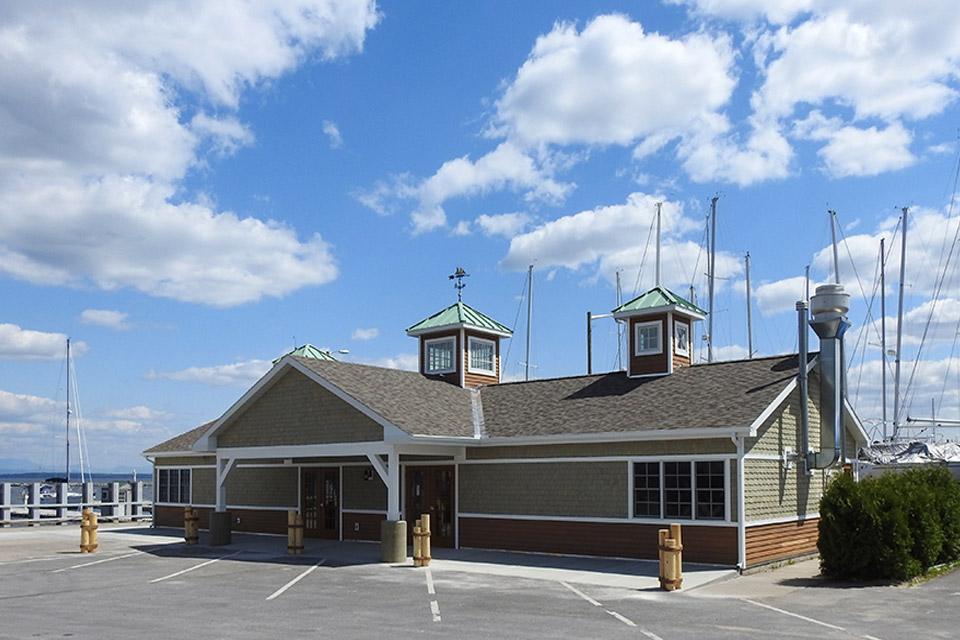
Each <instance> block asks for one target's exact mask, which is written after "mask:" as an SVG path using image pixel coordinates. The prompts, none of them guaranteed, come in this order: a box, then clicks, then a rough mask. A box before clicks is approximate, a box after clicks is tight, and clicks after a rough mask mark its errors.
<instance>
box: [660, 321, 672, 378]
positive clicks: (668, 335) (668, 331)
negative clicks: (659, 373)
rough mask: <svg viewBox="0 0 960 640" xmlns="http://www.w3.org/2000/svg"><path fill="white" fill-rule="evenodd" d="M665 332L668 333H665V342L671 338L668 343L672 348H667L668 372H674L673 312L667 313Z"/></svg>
mask: <svg viewBox="0 0 960 640" xmlns="http://www.w3.org/2000/svg"><path fill="white" fill-rule="evenodd" d="M665 334H666V335H664V337H663V339H664V342H666V341H667V340H669V343H667V344H669V346H670V348H669V349H667V373H673V354H674V350H673V314H672V313H668V314H667V322H666V331H665Z"/></svg>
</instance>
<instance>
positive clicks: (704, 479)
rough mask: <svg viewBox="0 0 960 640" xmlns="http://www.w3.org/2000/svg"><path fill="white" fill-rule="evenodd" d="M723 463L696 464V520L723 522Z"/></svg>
mask: <svg viewBox="0 0 960 640" xmlns="http://www.w3.org/2000/svg"><path fill="white" fill-rule="evenodd" d="M724 503H725V500H724V491H723V462H722V461H719V460H717V461H711V462H698V463H697V518H698V519H703V520H723V516H724Z"/></svg>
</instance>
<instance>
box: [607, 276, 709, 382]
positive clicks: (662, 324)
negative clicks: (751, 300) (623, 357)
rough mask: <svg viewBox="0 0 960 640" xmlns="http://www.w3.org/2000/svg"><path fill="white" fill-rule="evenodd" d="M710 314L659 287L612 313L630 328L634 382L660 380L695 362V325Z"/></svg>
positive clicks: (629, 368) (630, 370)
mask: <svg viewBox="0 0 960 640" xmlns="http://www.w3.org/2000/svg"><path fill="white" fill-rule="evenodd" d="M706 316H707V312H706V311H704V310H703V309H701V308H699V307H698V306H696V305H695V304H693V303H692V302H690V301H688V300H685V299H683V298H681V297H680V296H678V295H677V294H675V293H673V292H672V291H670V290H669V289H667V288H665V287H662V286H659V285H658V286H656V287H654V288H653V289H650V290H649V291H647V292H646V293H644V294H642V295H639V296H637V297H636V298H634V299H633V300H631V301H629V302H627V303H624V304H622V305H620V306H619V307H617V308H616V309H614V310H613V317H614V319H615V320H616V321H617V322H623V323H625V324H626V325H627V335H628V336H629V338H628V345H629V358H628V359H627V375H628V376H629V377H631V378H638V377H643V376H659V375H665V374H668V373H673V371H674V369H678V368H680V367H686V366H689V365H690V364H691V363H692V362H693V343H692V341H691V336H692V335H693V323H694V322H696V321H697V320H703V319H704V318H706Z"/></svg>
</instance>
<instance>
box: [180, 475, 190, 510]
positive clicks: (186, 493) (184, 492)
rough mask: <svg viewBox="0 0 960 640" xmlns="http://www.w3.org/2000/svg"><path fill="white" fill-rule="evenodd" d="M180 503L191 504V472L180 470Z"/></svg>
mask: <svg viewBox="0 0 960 640" xmlns="http://www.w3.org/2000/svg"><path fill="white" fill-rule="evenodd" d="M180 502H181V503H183V504H190V470H189V469H181V470H180Z"/></svg>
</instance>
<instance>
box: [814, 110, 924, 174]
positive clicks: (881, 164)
mask: <svg viewBox="0 0 960 640" xmlns="http://www.w3.org/2000/svg"><path fill="white" fill-rule="evenodd" d="M910 141H911V136H910V133H909V132H908V131H907V130H906V129H904V128H903V126H902V125H900V124H899V123H894V124H892V125H890V126H889V127H887V128H886V129H884V130H882V131H879V130H877V128H876V127H870V128H868V129H858V128H857V127H843V128H842V129H840V130H839V131H837V132H836V133H835V134H833V135H832V136H831V137H830V142H829V143H828V144H827V145H826V146H825V147H823V148H822V149H821V150H820V151H819V152H818V153H819V155H820V157H822V158H823V160H824V163H825V164H826V169H827V173H828V174H830V175H831V176H833V177H837V178H843V177H845V176H875V175H877V174H880V173H885V172H887V171H896V170H897V169H903V168H905V167H909V166H910V165H912V164H913V163H914V162H915V160H916V159H915V158H914V157H913V154H912V153H910V149H909V146H910Z"/></svg>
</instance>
